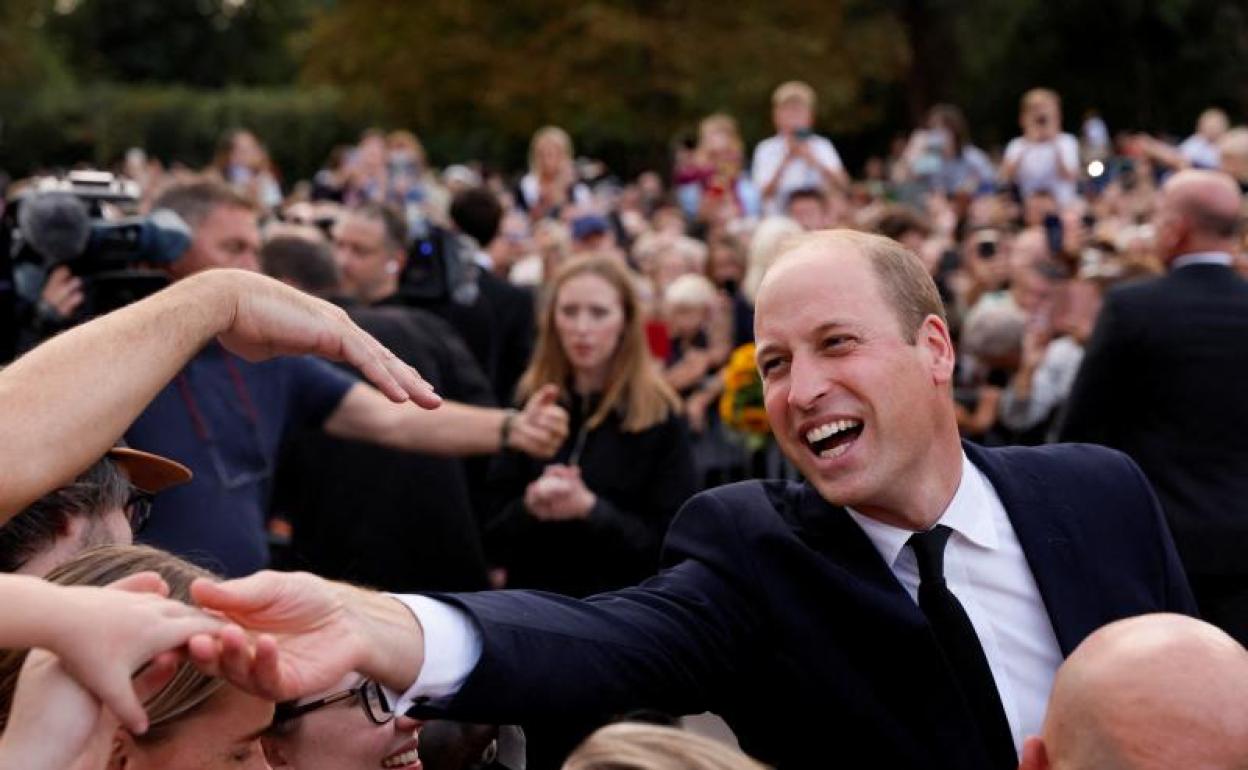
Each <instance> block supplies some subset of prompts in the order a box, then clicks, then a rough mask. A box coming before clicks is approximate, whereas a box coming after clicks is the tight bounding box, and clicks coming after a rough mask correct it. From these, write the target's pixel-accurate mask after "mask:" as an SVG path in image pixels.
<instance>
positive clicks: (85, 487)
mask: <svg viewBox="0 0 1248 770" xmlns="http://www.w3.org/2000/svg"><path fill="white" fill-rule="evenodd" d="M131 489H132V487H131V484H130V481H129V479H127V478H126V475H125V474H124V473H122V471H121V469H120V468H118V467H117V464H116V463H114V462H113V461H112V460H110V459H108V458H107V457H104V458H101V459H100V460H99V461H98V462H97V463H96V464H95V465H92V466H91V467H90V468H88V469H87V470H85V471H83V472H82V474H81V475H80V476H78V478H76V479H74V481H73V482H71V483H69V484H67V485H65V486H63V487H61V488H60V489H57V490H56V491H54V492H49V493H48V494H46V495H44V496H43V497H41V498H39V499H38V500H36V501H35V502H33V503H31V504H30V505H28V506H26V508H25V509H23V510H22V511H21V512H20V513H18V514H17V515H16V516H14V517H13V518H12V519H10V520H9V521H8V522H6V523H5V524H4V525H3V526H0V572H16V571H17V570H19V569H21V567H22V566H23V565H24V564H26V562H28V561H30V560H31V559H32V558H34V557H35V556H37V555H39V554H40V553H43V552H44V551H46V550H48V549H49V548H51V547H52V545H53V544H54V543H55V542H56V540H57V538H59V537H61V535H63V534H64V532H65V529H66V528H67V527H68V526H69V521H70V519H72V518H75V517H100V516H103V515H104V514H106V513H108V512H109V511H112V510H116V509H118V508H124V507H125V505H126V502H127V501H128V500H129V499H130V492H131Z"/></svg>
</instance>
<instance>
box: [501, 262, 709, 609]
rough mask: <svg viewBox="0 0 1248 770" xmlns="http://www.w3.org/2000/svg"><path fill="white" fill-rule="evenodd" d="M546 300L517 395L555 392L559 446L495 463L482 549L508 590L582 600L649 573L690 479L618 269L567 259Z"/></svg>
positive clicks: (665, 394) (676, 419) (679, 432)
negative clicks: (492, 510)
mask: <svg viewBox="0 0 1248 770" xmlns="http://www.w3.org/2000/svg"><path fill="white" fill-rule="evenodd" d="M551 298H552V299H551V301H550V302H548V303H547V306H546V308H545V311H544V313H543V314H542V318H541V324H540V329H539V332H538V341H537V349H536V350H535V351H534V355H533V360H532V362H531V363H530V364H529V368H528V370H527V371H525V373H524V376H523V377H522V378H521V380H520V384H519V386H518V390H519V393H518V397H519V398H520V399H521V400H523V399H527V398H528V397H529V396H530V395H531V394H533V393H534V392H536V391H537V390H538V389H540V388H542V387H543V386H547V385H555V386H557V387H559V388H560V392H561V399H562V401H563V402H564V404H565V405H566V406H567V407H568V414H569V417H570V426H569V433H568V440H567V442H566V443H565V444H564V446H563V447H562V448H561V449H560V450H559V452H558V453H557V454H556V456H555V457H554V458H553V460H552V461H550V462H545V463H543V462H541V461H537V460H532V459H530V458H528V457H525V456H522V455H519V454H507V455H504V456H503V457H502V458H500V459H499V461H498V462H497V464H496V466H495V473H494V482H495V484H494V486H495V489H497V490H498V491H499V493H500V494H501V495H502V499H503V500H504V501H505V502H504V503H503V505H502V506H501V508H500V510H499V513H498V515H497V516H496V517H495V518H494V519H493V521H491V522H490V524H489V525H488V526H487V531H486V541H487V548H488V550H489V551H490V555H491V557H492V558H493V560H494V562H495V563H496V564H497V565H498V566H500V567H502V568H504V569H505V571H506V575H507V580H506V582H507V585H508V586H511V587H525V588H541V589H545V590H550V591H557V592H559V593H564V594H568V595H571V596H586V595H589V594H593V593H597V592H600V591H605V590H609V589H612V588H619V587H621V586H625V585H629V584H631V583H633V582H636V581H637V580H640V579H643V578H645V577H646V576H648V575H650V574H653V573H654V571H655V569H656V567H657V566H658V553H659V544H660V542H661V541H662V539H663V534H664V532H666V530H667V525H668V523H669V522H670V521H671V518H672V516H673V515H674V514H675V513H676V510H677V509H678V508H679V507H680V506H681V504H683V503H684V501H685V500H686V499H688V497H689V496H690V495H692V494H693V493H694V492H695V491H697V490H696V480H695V473H694V467H693V456H692V452H691V449H690V442H689V438H688V436H687V434H686V432H685V428H684V426H683V425H682V423H681V421H680V413H681V410H680V401H679V398H678V397H677V396H676V394H675V393H674V392H673V391H672V389H671V388H670V387H669V386H668V385H667V384H666V383H665V382H664V381H663V377H662V375H661V373H660V371H659V368H658V365H657V364H656V362H655V361H653V360H652V359H651V357H650V353H649V350H648V348H647V345H646V338H645V333H644V330H643V326H642V319H641V314H640V309H639V306H638V300H637V296H636V293H635V291H634V289H633V285H632V281H631V279H630V276H629V274H628V272H627V271H626V270H625V268H624V267H623V266H622V265H621V264H620V263H619V262H618V261H616V260H614V259H611V258H609V257H589V258H586V259H582V260H577V261H575V262H570V263H568V264H567V265H565V266H564V267H563V269H562V270H560V271H559V273H558V275H556V277H555V279H554V281H553V282H552V284H551Z"/></svg>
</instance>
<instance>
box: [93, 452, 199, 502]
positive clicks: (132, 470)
mask: <svg viewBox="0 0 1248 770" xmlns="http://www.w3.org/2000/svg"><path fill="white" fill-rule="evenodd" d="M105 457H107V458H108V459H110V460H112V461H113V462H114V463H116V464H117V467H118V468H121V472H122V473H124V474H126V477H127V478H129V479H130V483H131V484H133V485H135V486H136V487H138V488H139V489H141V490H143V491H144V492H150V493H152V494H156V493H157V492H160V491H161V490H163V489H168V488H169V487H175V486H177V485H178V484H185V483H186V482H188V481H190V480H191V476H192V475H193V474H192V473H191V469H190V468H187V467H186V466H185V465H183V464H182V463H179V462H174V461H173V460H170V459H169V458H167V457H161V456H160V455H154V454H152V453H151V452H140V451H139V450H137V449H131V448H129V447H113V448H112V449H110V450H108V453H107V454H106V455H105Z"/></svg>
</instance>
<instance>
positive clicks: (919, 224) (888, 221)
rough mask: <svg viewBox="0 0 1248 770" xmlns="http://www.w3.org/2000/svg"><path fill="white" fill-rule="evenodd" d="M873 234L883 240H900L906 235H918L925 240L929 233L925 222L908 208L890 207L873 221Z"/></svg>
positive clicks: (929, 229) (900, 206) (929, 228)
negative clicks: (881, 237) (883, 238)
mask: <svg viewBox="0 0 1248 770" xmlns="http://www.w3.org/2000/svg"><path fill="white" fill-rule="evenodd" d="M874 229H875V232H877V233H879V234H880V235H882V236H884V237H885V238H892V239H893V240H895V241H896V240H900V239H901V237H902V236H903V235H905V234H906V233H918V234H919V235H920V236H922V237H924V238H926V237H927V236H928V234H929V233H930V232H931V227H929V226H928V224H927V220H925V219H924V218H923V216H922V215H920V214H919V213H918V212H917V211H915V210H914V209H912V208H910V207H909V206H902V205H892V206H889V207H888V208H886V209H885V210H884V212H883V213H882V214H881V215H880V217H879V219H877V220H876V221H875V228H874Z"/></svg>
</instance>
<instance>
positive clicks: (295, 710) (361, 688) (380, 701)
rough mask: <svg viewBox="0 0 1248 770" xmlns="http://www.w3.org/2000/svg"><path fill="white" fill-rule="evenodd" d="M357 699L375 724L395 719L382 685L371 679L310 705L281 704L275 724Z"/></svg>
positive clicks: (275, 714)
mask: <svg viewBox="0 0 1248 770" xmlns="http://www.w3.org/2000/svg"><path fill="white" fill-rule="evenodd" d="M356 697H358V698H359V700H360V708H362V709H364V715H365V716H367V717H368V721H370V722H372V723H373V724H375V725H384V724H386V723H388V722H389V721H390V720H392V719H394V711H392V710H391V708H390V702H389V701H387V700H386V696H385V693H383V692H382V691H381V685H379V684H377V683H376V682H374V681H373V680H371V679H365V680H364V681H362V682H360V683H359V684H357V685H356V686H355V687H352V688H351V689H349V690H342V691H341V692H336V693H332V694H330V695H326V696H325V697H324V698H319V699H317V700H314V701H309V702H308V703H296V702H295V701H286V702H285V703H279V704H277V706H276V707H275V708H274V709H273V724H274V725H280V724H282V723H283V722H289V721H290V720H292V719H298V718H299V717H301V716H303V715H304V714H308V713H311V712H313V711H316V710H317V709H320V708H324V707H326V706H331V705H333V704H335V703H341V702H342V701H344V700H347V699H349V698H356Z"/></svg>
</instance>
